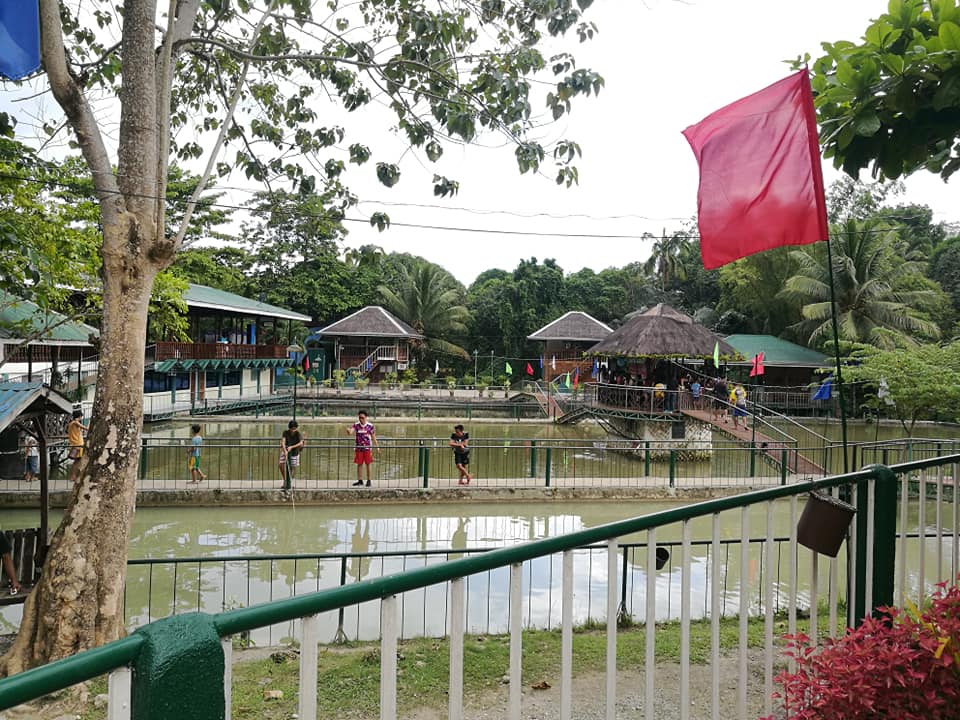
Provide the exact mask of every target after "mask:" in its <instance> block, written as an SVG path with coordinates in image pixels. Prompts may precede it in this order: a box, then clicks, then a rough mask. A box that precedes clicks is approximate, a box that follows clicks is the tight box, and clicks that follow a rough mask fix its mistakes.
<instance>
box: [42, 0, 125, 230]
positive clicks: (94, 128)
mask: <svg viewBox="0 0 960 720" xmlns="http://www.w3.org/2000/svg"><path fill="white" fill-rule="evenodd" d="M40 27H41V29H42V31H41V33H40V38H41V49H42V51H43V65H44V69H45V70H46V72H47V79H48V80H49V82H50V90H51V91H52V92H53V96H54V98H56V100H57V103H58V104H59V105H60V107H61V108H63V111H64V113H65V114H66V116H67V118H68V119H69V121H70V126H71V127H72V128H73V131H74V133H75V134H76V136H77V143H78V144H79V146H80V152H81V153H83V157H84V159H85V160H86V161H87V164H88V165H89V166H90V172H91V173H92V175H93V186H94V188H95V189H96V191H97V197H98V199H99V201H100V205H101V207H102V208H103V212H104V216H105V217H104V220H105V221H109V215H110V214H111V213H114V212H116V210H117V209H119V206H120V196H119V188H118V186H117V178H116V177H115V176H114V174H113V169H112V167H111V165H110V157H109V156H108V155H107V148H106V146H105V145H104V142H103V136H102V135H101V133H100V128H99V126H98V125H97V121H96V118H95V117H94V116H93V111H92V110H91V108H90V105H89V103H87V99H86V98H85V97H84V95H83V93H82V92H81V90H80V88H79V87H78V86H77V83H76V82H75V80H74V79H73V77H72V76H71V74H70V70H69V68H68V67H67V54H66V49H65V48H64V45H63V29H62V27H61V24H60V3H59V2H58V1H57V0H40Z"/></svg>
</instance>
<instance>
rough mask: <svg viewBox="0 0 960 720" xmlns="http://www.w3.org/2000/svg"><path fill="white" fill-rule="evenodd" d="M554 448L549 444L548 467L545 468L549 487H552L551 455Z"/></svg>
mask: <svg viewBox="0 0 960 720" xmlns="http://www.w3.org/2000/svg"><path fill="white" fill-rule="evenodd" d="M552 450H553V448H552V447H550V446H549V445H547V459H546V463H547V467H546V468H545V469H544V473H545V475H546V478H547V485H546V486H547V487H550V467H551V465H552V464H553V463H552V462H551V457H550V456H551V455H552V452H551V451H552Z"/></svg>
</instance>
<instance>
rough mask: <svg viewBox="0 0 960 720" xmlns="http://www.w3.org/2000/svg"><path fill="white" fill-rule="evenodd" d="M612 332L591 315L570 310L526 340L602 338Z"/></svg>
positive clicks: (611, 329) (594, 339) (528, 336)
mask: <svg viewBox="0 0 960 720" xmlns="http://www.w3.org/2000/svg"><path fill="white" fill-rule="evenodd" d="M612 332H613V328H610V327H608V326H606V325H604V324H603V323H602V322H600V321H599V320H597V319H596V318H595V317H593V316H592V315H588V314H587V313H585V312H580V311H579V310H571V311H570V312H568V313H565V314H563V315H561V316H560V317H558V318H557V319H556V320H554V321H553V322H551V323H548V324H546V325H544V326H543V327H542V328H540V329H539V330H537V331H536V332H535V333H533V334H532V335H527V340H593V341H594V342H596V341H597V340H603V339H604V338H605V337H606V336H607V335H609V334H610V333H612Z"/></svg>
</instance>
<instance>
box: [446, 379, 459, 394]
mask: <svg viewBox="0 0 960 720" xmlns="http://www.w3.org/2000/svg"><path fill="white" fill-rule="evenodd" d="M444 380H445V381H446V383H447V390H449V391H450V397H453V392H454V390H456V389H457V379H456V378H455V377H454V376H453V375H447V377H446V378H444Z"/></svg>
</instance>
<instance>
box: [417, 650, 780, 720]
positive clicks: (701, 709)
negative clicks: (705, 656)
mask: <svg viewBox="0 0 960 720" xmlns="http://www.w3.org/2000/svg"><path fill="white" fill-rule="evenodd" d="M748 659H749V663H748V681H747V717H748V718H751V720H752V719H753V718H758V717H760V716H761V715H763V712H764V694H763V665H762V663H763V659H762V655H761V654H759V653H750V655H749V658H748ZM737 677H738V666H737V658H736V656H728V657H724V658H721V660H720V707H721V711H720V717H722V718H733V717H736V711H737V695H738V692H737V688H738V682H737ZM544 680H546V681H547V682H548V683H550V685H551V687H550V688H549V689H545V690H534V689H532V688H531V687H529V686H527V687H525V688H524V689H523V701H522V705H521V706H522V716H523V718H524V720H556V719H557V718H559V717H560V687H559V684H560V683H559V678H552V677H551V678H544ZM656 681H657V687H656V695H655V701H654V708H655V717H656V718H657V719H658V720H674V719H675V718H678V717H680V710H679V704H680V665H679V664H678V663H664V662H661V663H658V664H657V675H656ZM711 682H712V680H711V673H710V666H709V665H691V666H690V718H691V720H710V718H711V717H712V713H711V696H712V689H711ZM508 692H509V690H508V686H507V685H506V684H504V685H503V686H502V687H501V688H500V689H499V690H497V691H494V692H489V693H485V694H484V695H482V696H480V697H476V698H470V697H468V698H466V701H465V708H464V718H465V720H501V719H502V718H504V717H506V715H507V700H508ZM644 695H645V692H644V677H643V672H642V670H630V671H621V672H619V673H618V674H617V718H618V720H634V719H637V720H639V719H641V718H646V716H647V715H646V707H645V703H644ZM572 697H573V717H574V718H575V720H604V718H605V717H606V704H605V702H606V701H605V676H604V674H603V673H587V674H580V675H577V676H575V677H574V678H573V692H572ZM446 717H447V710H446V708H441V709H432V708H423V709H422V710H420V711H418V712H417V713H416V714H414V715H412V716H410V720H441V719H442V718H446Z"/></svg>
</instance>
